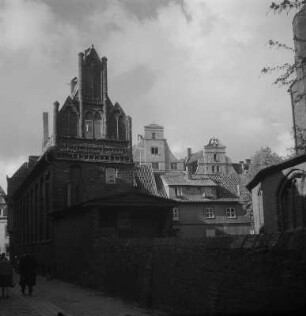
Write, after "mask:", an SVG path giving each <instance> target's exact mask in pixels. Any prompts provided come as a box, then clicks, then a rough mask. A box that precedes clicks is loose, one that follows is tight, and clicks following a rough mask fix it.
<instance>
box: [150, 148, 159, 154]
mask: <svg viewBox="0 0 306 316" xmlns="http://www.w3.org/2000/svg"><path fill="white" fill-rule="evenodd" d="M151 154H152V155H158V147H151Z"/></svg>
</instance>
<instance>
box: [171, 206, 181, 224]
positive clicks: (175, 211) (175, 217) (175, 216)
mask: <svg viewBox="0 0 306 316" xmlns="http://www.w3.org/2000/svg"><path fill="white" fill-rule="evenodd" d="M172 215H173V216H172V219H173V220H174V221H179V220H180V212H179V209H178V208H177V207H174V208H173V209H172Z"/></svg>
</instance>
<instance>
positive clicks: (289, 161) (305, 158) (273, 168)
mask: <svg viewBox="0 0 306 316" xmlns="http://www.w3.org/2000/svg"><path fill="white" fill-rule="evenodd" d="M305 161H306V154H303V155H299V156H297V157H294V158H290V159H287V160H285V161H283V162H281V163H279V164H277V165H273V166H270V167H267V168H264V169H262V170H260V171H259V172H258V173H257V174H256V175H255V177H254V178H253V179H252V181H250V182H249V183H248V184H247V186H246V187H247V189H248V190H249V191H251V190H252V189H253V188H254V187H255V186H256V185H257V184H258V183H259V182H261V181H262V180H263V179H265V178H266V177H267V176H269V175H271V174H273V173H275V172H278V171H281V170H283V169H287V168H290V167H293V166H295V165H298V164H300V163H302V162H305Z"/></svg>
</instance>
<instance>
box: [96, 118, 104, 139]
mask: <svg viewBox="0 0 306 316" xmlns="http://www.w3.org/2000/svg"><path fill="white" fill-rule="evenodd" d="M94 134H95V135H94V137H95V138H98V139H101V138H102V118H101V115H100V113H96V114H95V117H94Z"/></svg>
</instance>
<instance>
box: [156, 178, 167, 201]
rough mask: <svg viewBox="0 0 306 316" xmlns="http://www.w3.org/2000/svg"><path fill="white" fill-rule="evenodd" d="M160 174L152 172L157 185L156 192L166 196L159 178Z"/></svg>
mask: <svg viewBox="0 0 306 316" xmlns="http://www.w3.org/2000/svg"><path fill="white" fill-rule="evenodd" d="M161 175H162V174H161V173H157V172H154V179H155V183H156V187H157V192H158V195H159V196H161V197H164V198H167V197H168V196H167V193H166V190H165V187H164V184H163V181H162V179H161Z"/></svg>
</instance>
